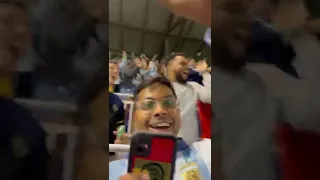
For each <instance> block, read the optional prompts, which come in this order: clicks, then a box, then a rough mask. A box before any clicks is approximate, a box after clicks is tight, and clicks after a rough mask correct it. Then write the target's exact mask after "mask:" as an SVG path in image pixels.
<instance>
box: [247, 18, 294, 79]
mask: <svg viewBox="0 0 320 180" xmlns="http://www.w3.org/2000/svg"><path fill="white" fill-rule="evenodd" d="M295 55H296V54H295V51H294V49H293V47H292V46H291V45H290V44H287V43H286V42H285V41H284V38H283V35H282V34H280V33H279V32H278V31H276V30H274V29H272V28H271V27H266V25H264V24H263V23H262V22H260V21H254V22H253V24H252V35H251V41H250V43H249V47H248V60H249V62H254V63H266V64H273V65H275V66H277V67H278V68H279V69H281V70H282V71H283V72H285V73H288V74H290V75H291V76H294V77H299V75H298V73H297V71H296V69H295V68H294V67H293V65H292V61H293V58H294V57H295Z"/></svg>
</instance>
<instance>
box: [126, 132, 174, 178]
mask: <svg viewBox="0 0 320 180" xmlns="http://www.w3.org/2000/svg"><path fill="white" fill-rule="evenodd" d="M176 152H177V138H176V137H175V136H172V135H166V134H153V133H135V134H133V136H132V138H131V142H130V152H129V164H128V172H129V173H132V172H145V171H147V172H148V173H149V176H150V179H151V180H172V179H173V175H174V170H175V161H176Z"/></svg>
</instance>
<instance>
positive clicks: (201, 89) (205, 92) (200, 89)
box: [188, 82, 211, 104]
mask: <svg viewBox="0 0 320 180" xmlns="http://www.w3.org/2000/svg"><path fill="white" fill-rule="evenodd" d="M188 84H190V85H191V86H192V87H193V89H194V90H195V91H196V93H197V95H198V98H199V100H200V101H202V102H204V103H209V104H211V86H202V85H200V84H199V83H197V82H188Z"/></svg>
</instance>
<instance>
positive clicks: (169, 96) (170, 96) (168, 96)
mask: <svg viewBox="0 0 320 180" xmlns="http://www.w3.org/2000/svg"><path fill="white" fill-rule="evenodd" d="M173 97H175V96H174V95H172V94H170V95H167V96H164V97H162V98H161V99H165V98H173ZM143 99H151V100H155V98H153V97H152V96H149V97H144V98H143Z"/></svg>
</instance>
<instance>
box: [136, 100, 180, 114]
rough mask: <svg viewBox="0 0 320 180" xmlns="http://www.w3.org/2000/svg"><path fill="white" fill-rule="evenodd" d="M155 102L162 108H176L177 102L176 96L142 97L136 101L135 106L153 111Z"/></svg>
mask: <svg viewBox="0 0 320 180" xmlns="http://www.w3.org/2000/svg"><path fill="white" fill-rule="evenodd" d="M157 104H159V105H160V106H161V107H162V108H163V109H173V108H176V107H177V106H178V104H179V103H178V100H177V98H165V99H161V100H154V99H144V100H142V101H137V102H136V105H137V107H138V108H139V109H141V110H144V111H153V110H154V109H155V108H156V106H157Z"/></svg>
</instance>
